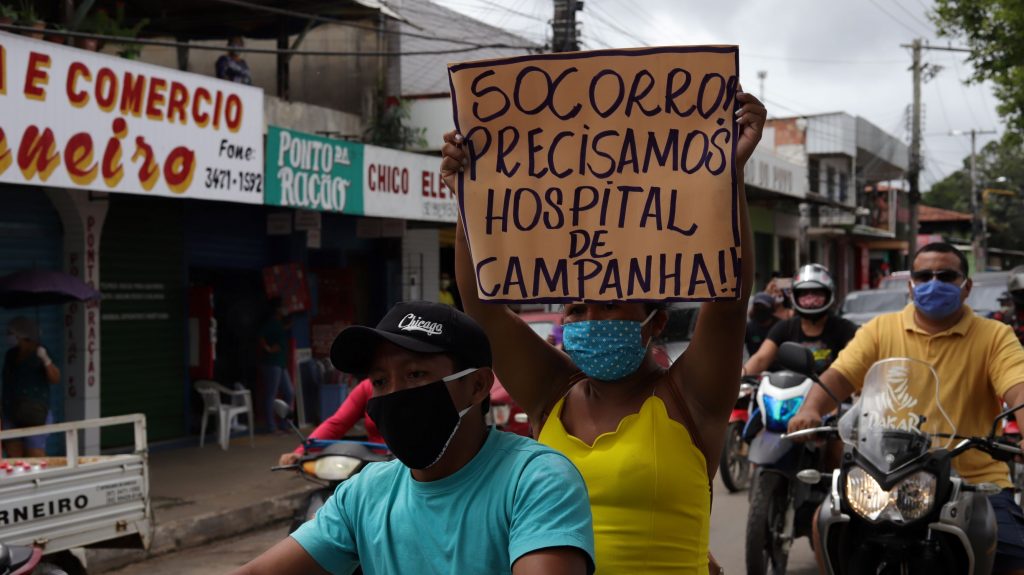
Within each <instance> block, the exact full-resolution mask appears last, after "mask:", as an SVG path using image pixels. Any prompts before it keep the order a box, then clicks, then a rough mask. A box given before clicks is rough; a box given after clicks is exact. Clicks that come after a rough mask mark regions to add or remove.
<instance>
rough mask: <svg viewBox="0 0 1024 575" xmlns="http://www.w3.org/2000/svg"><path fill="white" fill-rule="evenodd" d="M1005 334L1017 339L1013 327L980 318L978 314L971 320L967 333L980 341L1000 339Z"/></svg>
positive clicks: (1001, 322)
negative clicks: (980, 339)
mask: <svg viewBox="0 0 1024 575" xmlns="http://www.w3.org/2000/svg"><path fill="white" fill-rule="evenodd" d="M971 313H974V312H971ZM1006 334H1009V335H1010V336H1012V337H1017V336H1016V334H1015V332H1014V329H1013V326H1011V325H1010V324H1008V323H1006V322H1003V321H999V320H997V319H993V318H988V317H984V316H980V315H978V314H974V316H973V317H972V318H971V328H970V331H969V332H968V335H970V336H973V337H978V338H982V339H998V338H1000V337H1005V336H1006Z"/></svg>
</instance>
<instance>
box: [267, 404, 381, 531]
mask: <svg viewBox="0 0 1024 575" xmlns="http://www.w3.org/2000/svg"><path fill="white" fill-rule="evenodd" d="M274 413H275V414H276V415H277V416H278V417H279V418H281V419H284V420H285V421H287V422H288V425H289V426H291V428H292V431H294V432H295V433H296V435H298V436H299V439H301V440H302V446H303V455H302V457H301V458H299V461H298V462H297V463H295V464H293V465H277V466H274V467H272V468H271V471H295V472H297V473H299V475H300V476H301V477H302V478H303V479H306V480H308V481H312V482H313V483H317V484H319V485H321V486H322V487H321V488H320V489H317V490H315V491H313V492H311V493H310V494H309V496H308V497H307V498H306V501H305V503H304V504H303V505H302V506H301V507H300V508H299V509H297V510H296V511H295V514H294V515H293V516H292V522H291V524H290V525H289V527H288V533H293V532H294V531H295V530H296V529H298V528H299V527H300V526H301V525H302V524H303V523H305V522H307V521H309V520H310V519H312V518H313V517H314V516H315V515H316V512H317V511H319V510H320V508H321V507H323V506H324V503H326V502H327V500H328V499H329V498H330V497H331V495H333V494H334V491H335V490H336V489H337V488H338V485H340V484H341V483H342V482H344V481H347V480H348V479H350V478H352V477H353V476H354V475H356V474H357V473H359V472H360V471H362V470H363V468H364V467H366V465H367V464H370V463H373V462H376V461H389V460H391V459H392V456H391V455H389V454H386V453H383V454H382V453H375V451H374V450H376V451H384V452H386V451H387V446H386V445H384V444H382V443H369V442H365V441H347V440H324V439H307V438H306V436H305V435H303V434H302V432H301V431H300V430H299V428H298V427H296V426H295V424H294V423H292V420H291V407H289V405H288V404H287V403H285V402H284V401H282V400H280V399H277V400H274Z"/></svg>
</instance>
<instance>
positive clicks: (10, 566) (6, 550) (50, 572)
mask: <svg viewBox="0 0 1024 575" xmlns="http://www.w3.org/2000/svg"><path fill="white" fill-rule="evenodd" d="M42 556H43V550H42V549H41V548H39V547H36V546H32V547H25V546H20V545H4V544H3V543H0V575H28V574H29V573H33V574H35V575H67V573H66V572H65V571H63V570H62V569H60V568H58V567H57V566H55V565H51V564H49V563H45V562H42V561H41V559H42Z"/></svg>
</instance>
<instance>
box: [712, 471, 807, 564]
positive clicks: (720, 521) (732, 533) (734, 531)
mask: <svg viewBox="0 0 1024 575" xmlns="http://www.w3.org/2000/svg"><path fill="white" fill-rule="evenodd" d="M747 509H748V506H747V492H746V491H741V492H740V493H736V494H731V493H729V491H728V490H726V488H725V485H723V484H722V481H721V480H719V479H715V505H714V509H713V510H712V513H711V552H712V553H714V555H715V558H716V559H718V562H719V563H721V564H722V567H723V568H724V569H725V572H726V574H727V575H736V574H742V573H746V566H745V564H744V562H743V561H744V559H743V544H744V541H746V530H747ZM786 572H787V573H788V574H789V575H815V574H816V573H817V572H818V569H817V567H816V566H815V564H814V552H812V551H811V546H810V544H809V542H808V541H807V539H799V540H797V542H796V543H795V544H793V550H792V551H791V552H790V555H789V568H788V569H787V570H786Z"/></svg>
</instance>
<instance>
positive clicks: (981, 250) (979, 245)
mask: <svg viewBox="0 0 1024 575" xmlns="http://www.w3.org/2000/svg"><path fill="white" fill-rule="evenodd" d="M995 133H996V132H995V130H970V131H966V130H953V131H952V132H950V135H953V136H966V135H970V136H971V236H972V238H973V239H972V240H971V251H973V252H974V269H976V270H977V271H980V272H983V271H985V268H986V267H987V266H988V218H986V217H985V215H984V211H985V206H984V203H985V201H984V199H983V198H980V197H979V196H980V194H981V191H980V190H979V189H978V166H977V164H978V159H977V157H978V144H977V140H978V135H979V134H981V135H984V134H995Z"/></svg>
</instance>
